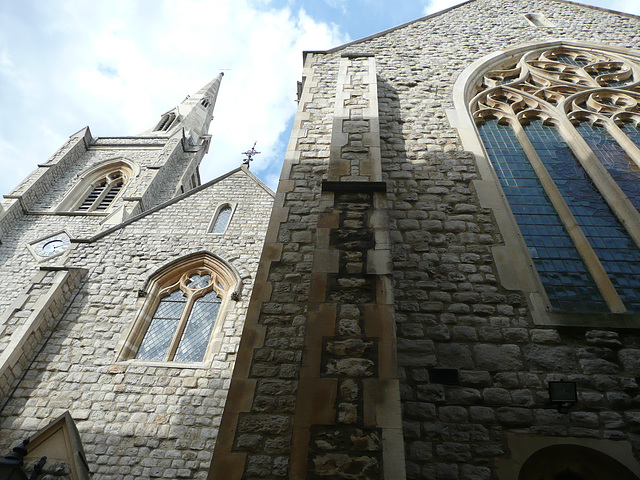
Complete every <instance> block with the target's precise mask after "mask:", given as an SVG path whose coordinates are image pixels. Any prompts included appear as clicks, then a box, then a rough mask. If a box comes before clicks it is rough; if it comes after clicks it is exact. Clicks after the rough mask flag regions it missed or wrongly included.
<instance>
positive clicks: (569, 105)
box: [470, 46, 640, 313]
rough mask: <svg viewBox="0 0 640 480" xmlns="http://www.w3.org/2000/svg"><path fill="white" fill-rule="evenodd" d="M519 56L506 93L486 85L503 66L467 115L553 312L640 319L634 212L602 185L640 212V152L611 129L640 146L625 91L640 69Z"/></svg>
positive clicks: (536, 54) (590, 52) (596, 60)
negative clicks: (634, 315) (625, 315)
mask: <svg viewBox="0 0 640 480" xmlns="http://www.w3.org/2000/svg"><path fill="white" fill-rule="evenodd" d="M515 60H516V67H515V69H517V70H518V72H519V73H518V77H517V78H516V79H515V80H514V81H512V82H510V83H509V85H508V87H505V86H501V85H500V84H498V83H496V82H495V81H491V79H493V78H497V76H499V75H501V74H502V73H503V68H504V67H503V66H499V67H497V69H496V70H493V71H488V72H486V73H485V74H484V77H483V79H482V81H480V82H479V83H478V85H479V86H480V88H481V92H480V93H478V94H477V95H476V97H475V98H473V99H470V100H471V113H472V115H473V117H474V118H475V120H476V124H477V127H478V131H479V135H480V137H481V140H482V143H483V144H484V147H485V149H486V151H487V154H488V157H489V159H490V161H491V163H492V165H493V168H494V170H495V173H496V175H497V177H498V179H499V181H500V183H501V185H502V191H503V192H504V194H505V195H506V197H507V200H508V202H509V206H510V208H511V211H512V212H513V215H514V217H515V220H516V221H517V224H518V226H519V229H520V232H521V233H522V235H523V238H524V240H525V243H526V245H527V248H528V251H529V253H530V256H531V259H532V260H533V263H534V265H535V267H536V269H537V271H538V273H539V276H540V279H541V282H542V284H543V286H544V288H545V291H546V293H547V297H548V299H549V301H550V303H551V307H552V308H553V309H554V310H557V311H568V312H610V311H613V312H616V313H624V312H626V313H640V249H639V248H638V245H640V240H639V239H638V238H636V237H637V233H636V228H637V225H635V223H636V222H637V216H636V215H635V212H632V211H631V209H627V208H619V207H618V205H617V201H616V199H615V198H613V197H615V192H614V193H613V194H612V193H611V192H610V191H609V190H611V189H605V188H603V189H602V191H600V190H599V188H598V186H599V185H601V184H602V185H606V184H608V183H609V177H610V180H612V181H614V182H616V184H617V185H618V186H619V188H620V190H621V191H622V193H624V195H626V197H627V198H628V199H629V201H630V202H631V203H632V204H633V205H634V206H635V208H636V210H638V211H640V168H639V167H638V164H639V162H640V156H638V155H637V152H636V151H635V150H633V149H631V148H625V147H627V146H628V145H627V144H626V143H625V142H622V141H620V139H619V138H618V134H617V133H616V132H617V127H616V126H615V125H616V124H617V125H618V127H619V128H620V129H621V130H622V131H623V132H624V134H626V136H627V137H628V138H629V139H630V140H631V142H633V143H634V144H635V145H636V146H638V147H640V129H639V128H638V126H637V125H636V124H637V119H636V118H635V113H634V112H633V109H634V108H637V107H636V105H637V100H636V98H637V97H636V93H635V92H633V91H630V90H629V89H628V88H627V87H626V85H628V84H629V85H630V84H634V85H635V84H637V83H638V81H640V78H639V76H638V74H637V72H638V67H639V66H640V63H639V62H637V61H636V60H632V59H630V58H629V57H620V56H618V55H617V54H615V53H612V52H606V51H598V50H594V49H582V48H578V47H573V46H572V47H569V46H561V47H555V46H554V47H549V48H546V49H543V48H541V49H539V50H533V51H530V52H527V53H526V54H523V55H522V56H520V57H519V59H515ZM634 65H635V66H634ZM603 86H604V87H608V88H607V89H602V88H601V87H603ZM492 119H500V123H498V121H497V120H492ZM541 119H544V122H543V121H542V120H541ZM556 125H561V128H559V127H556ZM523 132H524V136H523V137H520V134H521V133H523ZM525 136H526V137H525ZM580 138H582V139H583V140H584V141H585V142H586V144H587V145H586V146H585V145H584V142H582V141H581V140H579V139H580ZM518 139H520V140H518ZM521 142H522V144H521ZM587 146H588V148H587ZM531 147H532V149H533V150H530V148H531ZM534 151H535V153H534ZM591 152H593V155H595V156H596V157H597V158H598V160H599V161H600V163H601V164H602V166H603V167H604V169H601V168H600V167H599V166H598V165H594V164H593V162H594V161H595V160H594V157H593V155H592V154H591ZM540 161H541V162H542V165H540V164H539V162H540ZM533 165H535V167H536V168H535V169H534V168H533ZM538 169H540V170H546V172H543V171H540V172H538ZM605 170H606V172H605ZM547 174H548V175H549V177H550V178H548V177H547ZM597 176H607V178H606V179H603V180H605V181H604V182H601V181H600V178H599V177H597ZM540 179H543V180H544V186H543V183H542V182H541V181H540ZM545 179H546V180H545ZM549 180H550V181H551V182H552V183H553V185H551V184H547V181H549ZM594 180H596V182H595V183H594ZM596 184H597V185H598V186H596ZM556 191H557V193H559V194H560V195H561V197H562V200H560V199H558V201H557V202H556V201H555V200H554V202H553V203H552V202H551V201H550V199H549V198H548V195H551V194H552V192H554V194H555V192H556ZM603 194H604V195H605V196H606V200H605V197H603ZM557 203H558V204H563V205H562V208H559V209H558V210H559V211H560V212H561V213H558V212H557V211H556V210H555V208H554V204H557ZM564 205H566V207H567V208H568V209H569V212H570V214H569V212H567V211H566V210H565V208H564ZM558 206H560V205H558ZM568 229H570V231H571V235H569V232H568ZM583 235H584V237H583ZM581 238H586V241H587V242H588V245H586V244H584V245H580V248H579V249H578V248H576V247H575V246H574V243H573V241H574V239H576V240H579V239H581ZM634 239H635V240H634ZM594 272H597V273H594ZM620 301H621V302H622V303H621V302H620Z"/></svg>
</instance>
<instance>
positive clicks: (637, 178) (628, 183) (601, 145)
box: [576, 122, 640, 211]
mask: <svg viewBox="0 0 640 480" xmlns="http://www.w3.org/2000/svg"><path fill="white" fill-rule="evenodd" d="M576 128H577V130H578V132H580V135H582V138H584V139H585V140H586V141H587V143H588V144H589V146H590V147H591V150H593V152H594V153H595V154H596V156H597V157H598V159H599V160H600V161H601V162H602V164H603V165H604V167H605V168H606V169H607V171H608V172H609V174H610V175H611V177H612V178H613V179H614V180H615V181H616V183H617V184H618V186H619V187H620V188H621V189H622V191H623V192H624V194H625V195H626V196H627V197H628V198H629V200H631V203H633V206H634V207H636V209H637V210H638V211H640V168H638V166H637V165H636V164H635V163H634V162H633V160H632V159H631V158H629V155H627V153H626V152H625V151H624V149H623V148H622V147H621V146H620V144H619V143H618V142H616V141H615V139H614V138H613V137H612V136H611V135H609V134H608V133H607V130H606V128H604V127H601V126H599V125H592V124H591V123H590V122H582V123H581V124H580V125H578V126H577V127H576ZM639 140H640V139H639Z"/></svg>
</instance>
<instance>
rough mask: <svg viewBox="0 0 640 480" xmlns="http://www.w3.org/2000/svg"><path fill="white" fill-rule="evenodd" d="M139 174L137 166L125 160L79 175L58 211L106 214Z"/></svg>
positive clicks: (104, 164) (109, 162)
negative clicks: (128, 184) (132, 179)
mask: <svg viewBox="0 0 640 480" xmlns="http://www.w3.org/2000/svg"><path fill="white" fill-rule="evenodd" d="M137 171H138V167H137V165H135V164H134V163H133V162H129V161H128V160H124V159H115V160H111V161H108V162H106V163H103V164H100V165H97V166H94V167H92V168H90V169H88V170H87V171H86V172H84V173H83V174H82V175H81V176H80V178H79V181H78V183H77V184H76V185H75V186H74V187H73V189H72V190H71V191H70V192H69V193H68V194H67V195H66V197H65V198H64V200H63V201H62V202H61V203H60V205H59V207H58V210H59V211H75V212H79V213H87V212H95V213H107V212H108V211H109V210H110V208H111V207H112V206H113V205H114V204H115V202H116V200H117V199H118V197H119V196H120V195H121V194H122V192H123V191H124V189H125V187H126V185H127V183H128V182H129V181H130V180H131V178H133V177H134V175H135V174H136V173H137Z"/></svg>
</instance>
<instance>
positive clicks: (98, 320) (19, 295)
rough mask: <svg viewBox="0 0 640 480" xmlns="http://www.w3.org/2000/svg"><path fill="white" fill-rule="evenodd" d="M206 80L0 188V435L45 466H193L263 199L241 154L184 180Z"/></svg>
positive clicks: (215, 420)
mask: <svg viewBox="0 0 640 480" xmlns="http://www.w3.org/2000/svg"><path fill="white" fill-rule="evenodd" d="M221 79H222V76H219V77H217V78H216V79H214V80H213V81H212V82H211V83H210V84H208V85H207V86H205V87H204V88H203V89H202V90H200V91H199V92H197V93H196V94H195V95H192V96H191V97H189V98H188V99H187V100H185V101H184V102H183V103H182V104H181V105H180V106H179V107H176V108H175V109H173V110H171V111H169V112H167V113H166V114H164V115H163V116H162V118H161V120H160V121H159V123H158V125H157V126H156V127H154V128H152V129H151V130H149V131H147V132H144V133H143V134H141V135H138V136H133V137H117V138H100V137H98V138H94V137H93V136H92V134H91V132H90V131H89V130H88V128H87V129H84V130H81V131H80V132H78V133H77V134H75V135H73V136H72V137H71V138H70V140H69V141H68V142H67V144H66V145H64V146H63V147H62V148H61V149H60V150H59V151H58V152H57V153H56V154H55V155H53V156H52V157H51V159H49V161H48V162H46V163H44V164H42V165H40V166H39V167H38V169H37V170H36V171H35V172H34V173H33V174H31V175H30V176H29V177H28V178H27V179H26V180H25V181H24V182H23V183H22V184H20V185H19V186H18V187H17V188H16V189H15V190H14V191H13V192H12V193H11V194H10V195H7V196H6V197H5V199H4V200H3V202H2V203H3V217H2V219H0V229H1V230H2V246H0V248H1V249H2V252H1V255H2V263H3V266H2V269H1V270H2V273H0V275H1V278H2V285H3V288H2V292H1V294H2V306H3V317H2V326H1V327H0V391H1V393H2V407H1V408H2V422H1V430H0V448H1V449H2V452H3V453H2V456H4V455H7V454H9V453H10V452H11V448H10V447H13V446H15V445H16V444H19V443H21V442H22V441H23V439H25V438H27V437H31V441H30V443H29V445H28V448H29V454H28V455H27V460H28V462H27V463H26V464H27V465H28V466H31V465H32V464H33V462H32V460H33V461H36V460H38V459H39V458H41V457H42V456H43V455H46V456H47V457H48V458H49V462H48V463H47V464H46V465H45V470H44V473H43V475H44V474H46V475H51V476H50V477H45V478H58V477H60V478H70V479H82V478H90V474H91V475H92V478H113V479H116V478H119V479H120V478H156V477H163V476H164V478H202V476H203V475H204V476H206V472H207V470H208V468H209V464H210V461H211V456H212V451H213V446H214V444H215V438H216V436H217V428H218V425H219V422H220V417H221V415H222V410H223V407H224V400H225V396H226V391H227V390H228V384H229V381H230V377H231V372H232V370H233V364H234V361H235V355H236V350H237V344H238V342H239V340H240V335H241V333H242V326H243V323H244V317H245V315H246V309H247V305H248V301H249V297H250V295H251V289H252V286H253V281H254V278H255V272H256V268H257V264H258V260H259V258H260V252H261V250H262V244H263V240H264V236H265V231H266V227H267V223H268V219H269V213H270V211H271V207H272V204H273V192H271V190H270V189H269V188H268V187H266V186H265V185H264V184H263V183H262V182H261V181H260V180H259V179H257V178H256V177H255V176H254V175H253V174H252V173H251V172H249V170H248V169H247V168H246V167H239V168H237V169H235V170H232V171H231V172H229V173H227V174H225V175H223V176H221V177H219V178H217V179H215V180H212V181H210V182H208V183H206V184H201V182H200V178H199V173H198V166H199V164H200V162H201V160H202V157H203V156H204V154H205V153H206V151H207V150H208V147H209V138H210V137H209V135H208V134H207V131H208V127H209V122H210V121H211V116H212V112H213V107H214V104H215V99H216V96H217V93H218V89H219V87H220V82H221ZM152 452H155V453H152ZM0 468H1V466H0ZM0 472H3V471H2V470H0ZM0 476H2V475H0ZM2 478H5V477H2Z"/></svg>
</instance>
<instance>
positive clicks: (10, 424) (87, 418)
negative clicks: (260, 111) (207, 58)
mask: <svg viewBox="0 0 640 480" xmlns="http://www.w3.org/2000/svg"><path fill="white" fill-rule="evenodd" d="M303 58H304V65H303V72H302V80H301V82H300V85H299V89H298V90H299V104H298V105H299V106H298V111H297V114H296V118H295V121H294V124H293V130H292V133H291V138H290V141H289V145H288V148H287V152H286V155H285V158H284V166H283V169H282V175H281V178H280V182H279V185H278V189H277V192H276V194H275V196H273V195H272V193H271V192H270V191H269V189H268V188H266V187H265V186H264V185H263V184H262V183H261V182H260V181H259V180H258V179H256V178H255V177H254V176H253V175H252V174H251V173H250V172H249V171H248V170H247V169H246V168H245V167H241V168H238V169H236V170H234V171H232V172H230V173H229V174H227V175H225V176H223V177H221V178H219V179H216V180H213V181H212V182H209V183H207V184H204V185H200V181H199V177H198V170H197V167H198V164H199V163H200V161H201V159H202V156H203V155H204V152H205V151H206V150H207V149H208V147H209V137H208V136H207V129H208V124H209V121H210V118H211V112H212V109H213V105H214V103H215V98H216V95H217V92H218V88H219V85H220V80H221V77H218V78H216V79H215V80H214V81H213V82H212V83H211V84H209V85H207V86H206V87H204V88H203V89H202V90H201V91H200V92H198V94H196V95H194V96H192V97H191V98H189V99H188V100H186V101H185V103H183V104H182V105H181V106H180V107H178V108H177V109H175V110H172V111H170V112H168V113H166V114H165V115H163V117H162V119H161V121H160V122H159V123H158V125H157V126H156V127H155V128H154V129H152V130H150V131H148V132H145V133H144V134H142V135H140V136H136V137H126V138H122V137H121V138H99V137H98V138H94V137H93V136H92V135H91V133H90V132H89V131H88V129H86V130H83V131H81V132H79V133H77V134H75V135H73V136H72V137H71V139H70V141H69V142H68V143H67V144H66V145H65V146H63V148H62V149H61V150H60V151H59V152H58V153H56V154H55V155H54V156H53V157H52V158H51V159H50V160H49V161H48V162H46V163H43V164H42V165H40V166H39V167H38V169H37V170H36V171H35V172H34V173H33V174H32V175H31V176H30V177H28V178H27V179H26V180H25V181H24V182H23V183H22V184H21V185H19V186H18V188H17V189H16V190H14V191H13V192H12V193H11V194H10V195H8V196H5V199H4V200H3V202H2V204H3V211H2V217H1V218H0V235H1V236H0V240H1V241H2V245H0V258H1V259H2V267H1V268H0V278H1V279H2V285H3V288H2V292H0V294H1V296H0V303H1V306H2V307H3V309H4V311H3V312H2V317H1V320H0V379H1V381H0V391H1V392H2V396H3V399H2V402H3V403H2V406H1V407H0V408H2V410H1V411H0V447H1V448H4V449H5V450H7V451H9V450H10V448H11V447H13V446H16V445H18V444H19V443H20V442H21V441H22V439H24V438H26V437H31V443H29V444H28V445H26V446H25V447H24V449H25V450H26V451H27V454H26V459H27V461H28V462H30V463H28V468H30V469H33V468H34V467H33V464H34V462H36V461H37V460H38V459H39V458H41V457H42V456H43V455H48V456H49V457H50V458H51V459H55V461H53V460H49V461H48V462H47V463H46V464H45V465H44V469H45V471H46V472H47V475H52V478H56V476H57V477H60V478H74V479H75V478H78V479H85V478H95V479H100V480H116V479H127V480H129V479H131V480H133V479H148V478H175V479H178V478H195V479H209V480H212V479H216V480H239V479H247V480H248V479H251V480H255V479H268V480H274V479H283V480H284V479H292V480H301V479H314V480H321V479H332V480H333V479H339V480H361V479H386V480H403V479H429V480H595V479H615V480H639V479H640V436H639V435H638V433H639V432H640V386H639V385H638V381H640V250H639V247H640V213H639V212H640V17H636V16H633V15H629V14H625V13H620V12H614V11H610V10H606V9H602V8H597V7H590V6H585V5H581V4H576V3H573V2H570V1H566V0H526V1H524V0H470V1H467V2H465V3H462V4H461V5H458V6H456V7H452V8H449V9H447V10H444V11H442V12H439V13H437V14H434V15H430V16H427V17H424V18H421V19H418V20H415V21H413V22H409V23H407V24H405V25H401V26H399V27H396V28H392V29H390V30H387V31H384V32H381V33H379V34H376V35H372V36H370V37H366V38H364V39H361V40H357V41H354V42H352V43H349V44H347V45H342V46H339V47H336V48H333V49H331V50H328V51H308V52H305V53H304V57H303ZM212 148H213V149H215V145H213V146H212ZM268 212H271V213H270V217H269V213H268ZM269 218H270V219H269ZM63 440H64V441H63Z"/></svg>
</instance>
